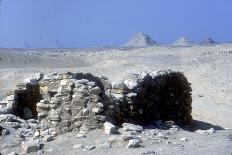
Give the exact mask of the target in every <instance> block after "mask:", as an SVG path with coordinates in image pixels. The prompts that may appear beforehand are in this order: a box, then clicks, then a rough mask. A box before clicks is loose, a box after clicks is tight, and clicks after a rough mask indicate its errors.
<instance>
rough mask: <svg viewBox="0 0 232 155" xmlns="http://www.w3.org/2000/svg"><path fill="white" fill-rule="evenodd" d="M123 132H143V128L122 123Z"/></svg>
mask: <svg viewBox="0 0 232 155" xmlns="http://www.w3.org/2000/svg"><path fill="white" fill-rule="evenodd" d="M122 126H123V129H122V130H124V131H136V132H141V131H143V127H142V126H140V125H134V124H130V123H123V124H122Z"/></svg>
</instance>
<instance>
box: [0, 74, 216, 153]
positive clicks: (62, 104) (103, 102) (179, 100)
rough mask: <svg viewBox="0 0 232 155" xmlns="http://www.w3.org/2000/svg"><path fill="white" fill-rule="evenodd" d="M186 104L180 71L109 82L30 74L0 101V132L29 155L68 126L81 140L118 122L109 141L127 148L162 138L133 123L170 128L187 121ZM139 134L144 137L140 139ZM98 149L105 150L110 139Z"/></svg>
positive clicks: (186, 85)
mask: <svg viewBox="0 0 232 155" xmlns="http://www.w3.org/2000/svg"><path fill="white" fill-rule="evenodd" d="M180 91H181V92H180ZM154 92H155V93H154ZM161 94H162V95H161ZM191 102H192V100H191V87H190V84H189V83H188V81H187V79H186V78H185V77H184V75H183V74H182V73H180V72H172V71H167V72H155V73H154V72H142V73H141V74H131V75H129V76H128V77H125V78H124V79H123V80H122V81H119V82H113V83H112V84H111V83H110V82H109V81H108V79H107V78H105V77H95V76H93V75H91V74H89V73H87V74H85V73H76V74H73V73H62V74H58V73H51V74H47V75H42V74H36V75H35V76H33V77H29V78H27V79H25V80H24V82H23V83H22V84H19V85H18V86H17V88H16V90H15V91H13V92H12V93H11V94H9V95H8V96H6V97H5V98H4V99H3V100H2V101H0V131H1V132H0V133H1V134H2V135H5V136H6V135H13V134H15V135H17V136H18V137H19V138H18V139H20V140H19V141H22V140H24V141H23V142H22V147H23V149H24V151H25V152H26V153H30V152H34V151H37V150H39V149H41V146H42V144H41V142H40V139H42V140H43V141H44V142H49V141H51V140H53V139H54V137H55V136H57V135H58V134H62V133H64V132H69V131H72V130H74V131H78V132H79V133H78V134H77V135H76V137H77V138H84V137H85V135H86V134H87V133H88V132H89V131H90V130H93V129H96V128H103V129H104V132H105V133H106V134H109V135H110V134H114V133H115V132H116V128H117V127H118V126H120V125H122V128H120V129H119V130H118V131H119V133H121V135H120V136H118V138H117V139H115V141H118V143H121V142H122V141H128V145H127V147H128V148H135V147H139V146H140V143H141V141H140V139H141V140H143V139H149V138H154V137H155V136H156V138H160V139H161V138H163V139H165V136H163V135H161V134H162V133H159V132H158V131H155V130H154V131H152V132H150V133H148V131H144V129H143V127H142V126H140V125H136V124H140V123H143V124H146V123H151V122H152V121H153V122H152V124H150V126H151V127H152V128H153V127H161V128H163V127H166V126H168V127H170V129H174V126H175V124H174V123H175V122H178V123H189V122H191V120H192V116H191ZM161 105H162V106H161ZM148 108H149V111H147V109H148ZM161 118H166V119H165V120H161ZM154 120H155V121H154ZM168 120H173V121H172V122H171V121H169V123H168ZM165 121H166V122H165ZM111 122H112V123H111ZM125 122H126V123H125ZM162 122H165V123H162ZM214 132H215V131H214V130H209V131H205V132H204V133H207V134H211V133H214ZM16 133H17V134H16ZM141 133H142V134H143V135H146V136H147V137H145V138H143V139H142V137H141ZM32 138H34V140H32ZM12 145H13V144H12ZM74 146H75V145H74ZM74 146H73V147H74ZM101 147H102V148H110V147H111V142H109V143H108V142H106V143H103V144H102V146H101ZM74 148H75V147H74ZM76 148H78V147H77V146H76ZM94 148H95V146H82V147H81V149H83V150H92V149H94Z"/></svg>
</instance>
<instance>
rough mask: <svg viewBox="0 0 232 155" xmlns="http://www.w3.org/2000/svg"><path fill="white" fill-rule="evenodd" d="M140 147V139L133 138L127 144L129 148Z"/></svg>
mask: <svg viewBox="0 0 232 155" xmlns="http://www.w3.org/2000/svg"><path fill="white" fill-rule="evenodd" d="M138 147H140V140H139V139H131V140H129V142H128V144H127V148H138Z"/></svg>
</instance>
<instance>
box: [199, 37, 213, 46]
mask: <svg viewBox="0 0 232 155" xmlns="http://www.w3.org/2000/svg"><path fill="white" fill-rule="evenodd" d="M213 44H216V42H215V41H214V40H213V39H212V38H210V37H208V38H206V39H204V40H202V41H201V42H200V45H213Z"/></svg>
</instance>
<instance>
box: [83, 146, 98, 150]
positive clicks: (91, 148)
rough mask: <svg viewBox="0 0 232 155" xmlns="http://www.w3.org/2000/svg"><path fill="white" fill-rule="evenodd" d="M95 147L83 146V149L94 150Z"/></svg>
mask: <svg viewBox="0 0 232 155" xmlns="http://www.w3.org/2000/svg"><path fill="white" fill-rule="evenodd" d="M95 148H96V147H95V146H93V145H92V146H85V149H87V150H93V149H95Z"/></svg>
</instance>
